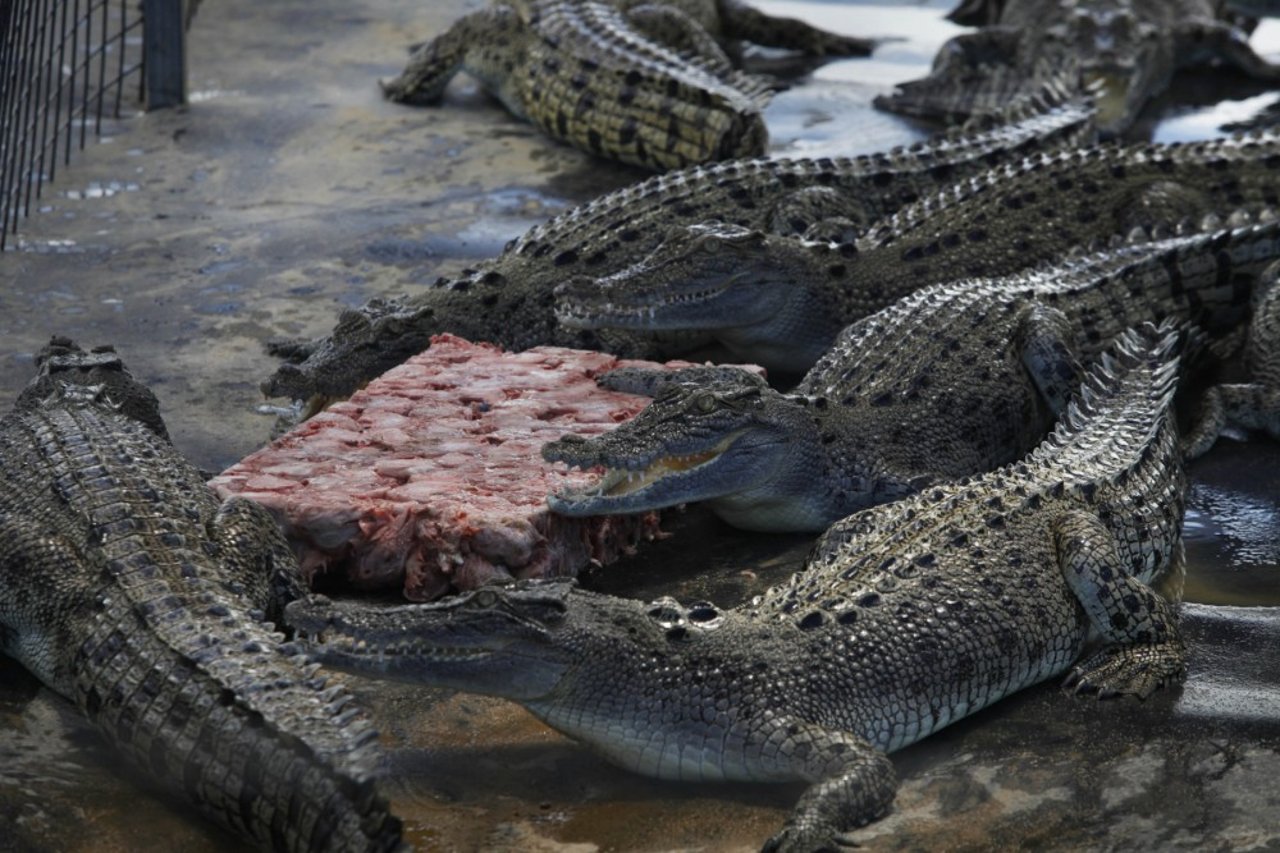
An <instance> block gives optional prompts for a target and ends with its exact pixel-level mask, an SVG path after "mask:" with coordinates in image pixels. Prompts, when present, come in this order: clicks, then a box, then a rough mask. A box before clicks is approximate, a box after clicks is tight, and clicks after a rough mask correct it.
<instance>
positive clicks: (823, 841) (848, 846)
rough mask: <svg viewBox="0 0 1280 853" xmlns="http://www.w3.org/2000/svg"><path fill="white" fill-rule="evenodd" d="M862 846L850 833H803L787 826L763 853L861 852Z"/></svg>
mask: <svg viewBox="0 0 1280 853" xmlns="http://www.w3.org/2000/svg"><path fill="white" fill-rule="evenodd" d="M861 848H862V845H861V844H859V843H858V842H857V841H855V840H854V838H853V836H852V835H851V834H850V833H846V832H841V833H836V834H834V835H832V834H823V835H822V836H821V837H815V835H814V834H813V833H808V832H803V831H801V830H800V828H799V827H796V826H793V825H791V824H787V825H786V826H784V827H783V828H782V829H781V831H779V832H778V834H777V835H775V836H773V837H772V838H770V839H769V840H768V841H766V842H765V844H764V847H762V848H761V853H842V851H846V850H859V849H861Z"/></svg>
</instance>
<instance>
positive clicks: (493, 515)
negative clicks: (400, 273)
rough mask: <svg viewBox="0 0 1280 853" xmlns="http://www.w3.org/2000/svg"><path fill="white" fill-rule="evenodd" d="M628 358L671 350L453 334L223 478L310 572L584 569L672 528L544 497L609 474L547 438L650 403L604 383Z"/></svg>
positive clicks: (415, 584)
mask: <svg viewBox="0 0 1280 853" xmlns="http://www.w3.org/2000/svg"><path fill="white" fill-rule="evenodd" d="M627 366H640V367H663V366H664V365H657V364H653V363H651V362H642V361H624V360H620V359H617V358H615V357H613V356H610V355H607V354H604V353H598V352H587V351H582V350H571V349H564V348H561V347H537V348H534V349H531V350H526V351H525V352H520V353H506V352H503V351H502V350H501V349H499V348H498V347H496V346H493V345H491V344H475V343H470V342H468V341H465V340H463V339H461V338H458V337H454V336H453V335H440V336H438V337H435V338H433V339H432V342H431V347H430V348H429V349H428V350H426V351H425V352H423V353H421V354H419V355H417V356H415V357H414V358H412V359H410V360H409V361H408V362H406V363H404V364H402V365H401V366H399V367H397V368H395V369H393V370H390V371H388V372H387V373H385V374H384V375H383V376H381V377H379V378H378V379H376V380H375V381H374V382H372V383H370V384H369V386H368V387H367V388H365V389H364V390H363V391H359V392H357V393H356V394H355V395H354V396H352V397H351V399H350V400H347V401H346V402H342V403H337V404H335V405H333V406H331V407H330V408H329V409H328V410H326V411H324V412H322V413H320V414H318V415H316V416H315V417H313V418H311V419H310V420H308V421H305V422H304V423H302V424H301V425H299V426H298V427H297V428H296V429H294V430H292V431H291V432H289V433H287V434H286V435H284V436H282V437H281V438H279V439H278V440H277V441H275V442H274V443H272V444H271V445H270V446H269V447H266V448H264V449H263V450H260V451H258V452H257V453H254V454H252V455H250V456H248V457H246V458H245V459H244V460H242V461H241V462H239V463H237V464H236V465H234V466H232V467H231V468H228V469H227V470H226V471H224V472H223V473H222V474H220V475H219V476H218V477H216V478H215V479H214V480H213V481H212V485H213V486H214V488H215V489H217V491H218V492H219V493H220V494H221V495H223V496H224V497H226V496H230V495H242V496H244V497H248V498H252V499H253V500H255V501H258V502H259V503H262V504H263V505H265V506H266V507H267V508H268V509H270V510H271V511H272V512H273V513H274V515H275V516H276V518H277V519H279V521H280V522H281V523H282V525H283V526H284V528H285V531H286V532H287V534H288V536H289V539H290V541H291V542H293V543H294V547H295V549H296V550H297V551H298V555H299V558H300V560H301V563H302V567H303V571H304V573H306V575H307V578H308V580H311V579H312V578H313V577H314V576H315V575H316V574H317V573H319V572H334V571H340V572H342V573H343V575H344V576H345V578H346V579H347V580H348V581H349V582H350V583H351V584H353V585H354V586H357V587H360V588H364V589H376V588H387V587H401V588H402V589H403V590H404V594H405V595H406V596H407V597H408V598H410V599H414V600H418V601H425V600H431V599H434V598H437V597H439V596H441V595H444V594H445V593H447V592H449V591H452V590H463V589H473V588H475V587H477V586H480V585H483V584H485V583H488V582H490V581H493V580H502V579H507V578H528V577H553V576H559V575H572V574H576V573H577V572H578V571H579V570H581V569H582V568H583V567H584V566H586V565H588V564H589V563H599V564H605V563H608V562H611V561H612V560H615V559H617V558H618V557H619V556H620V555H622V554H624V553H628V552H630V551H631V550H632V549H633V548H634V547H635V546H636V545H637V543H639V542H640V541H641V540H649V539H653V538H654V537H656V536H658V535H659V528H658V517H657V515H656V514H655V513H646V514H643V515H631V516H611V517H598V518H589V519H572V518H565V517H562V516H557V515H555V514H553V513H551V512H550V511H549V510H548V509H547V508H546V504H545V499H546V496H547V494H549V493H551V492H555V491H559V490H560V489H563V488H565V487H568V486H583V485H586V484H589V483H591V482H594V481H595V480H596V479H598V477H599V474H598V473H597V472H584V471H574V470H569V469H567V468H566V467H565V466H564V465H563V464H556V465H552V464H550V463H548V462H544V461H543V459H542V457H541V454H540V449H541V447H542V445H543V444H544V443H545V442H547V441H550V440H552V439H556V438H559V437H560V436H562V435H564V434H566V433H577V434H578V435H582V436H592V435H597V434H599V433H601V432H604V431H605V430H608V429H611V428H613V427H614V426H615V425H617V424H618V423H621V422H622V421H625V420H627V419H628V418H631V417H633V416H634V415H635V414H636V413H637V412H639V411H640V410H641V409H642V408H644V407H645V405H647V403H648V400H647V399H646V398H644V397H638V396H635V395H632V394H620V393H617V392H614V391H608V390H605V389H603V388H600V387H598V386H597V385H596V383H595V381H594V380H595V377H596V376H598V375H599V374H601V373H604V372H606V371H609V370H613V369H615V368H618V367H627ZM684 366H688V363H687V362H670V363H669V364H667V365H665V367H668V368H675V367H684Z"/></svg>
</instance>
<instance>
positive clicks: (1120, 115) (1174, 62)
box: [875, 0, 1280, 136]
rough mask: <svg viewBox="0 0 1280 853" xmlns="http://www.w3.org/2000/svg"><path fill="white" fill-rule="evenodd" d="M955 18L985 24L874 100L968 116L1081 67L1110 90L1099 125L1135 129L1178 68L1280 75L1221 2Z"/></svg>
mask: <svg viewBox="0 0 1280 853" xmlns="http://www.w3.org/2000/svg"><path fill="white" fill-rule="evenodd" d="M952 17H953V18H954V19H956V20H958V21H959V22H961V23H976V24H982V25H984V26H982V28H981V29H980V30H978V31H977V32H973V33H964V34H962V35H959V36H956V37H955V38H953V39H951V40H950V41H948V42H947V43H946V44H944V45H943V46H942V48H941V49H940V50H939V51H938V55H937V57H936V59H935V60H934V66H933V69H932V71H930V73H929V75H928V76H926V77H924V78H921V79H920V80H915V81H911V82H909V83H904V84H901V85H900V86H898V88H897V90H896V91H895V92H894V93H892V94H890V95H887V96H880V97H878V98H877V99H876V101H875V104H876V106H877V107H880V108H881V109H885V110H889V111H892V112H898V113H904V114H907V115H913V116H924V117H935V118H938V117H949V116H956V115H961V116H962V115H967V114H969V113H971V112H974V111H982V110H986V109H990V108H991V107H992V106H993V105H996V104H999V103H1000V102H1001V101H1000V99H1001V98H1004V97H1007V95H1008V86H1009V83H1010V81H1011V80H1012V81H1015V82H1016V81H1022V83H1023V85H1028V84H1034V82H1035V81H1036V80H1037V79H1038V78H1039V77H1040V76H1041V75H1043V74H1045V73H1060V72H1062V71H1064V70H1070V71H1074V72H1075V73H1076V74H1078V75H1079V78H1080V80H1081V81H1082V82H1097V83H1100V84H1101V85H1102V87H1103V94H1102V95H1101V97H1100V98H1099V115H1098V128H1099V130H1100V131H1101V132H1102V133H1103V134H1104V136H1118V135H1122V134H1124V133H1126V132H1127V131H1129V130H1130V129H1131V128H1132V127H1133V125H1134V123H1135V122H1136V121H1137V119H1138V116H1139V113H1141V112H1142V110H1143V108H1144V107H1145V106H1146V105H1147V104H1148V103H1149V102H1150V101H1151V100H1152V99H1153V98H1154V97H1156V96H1157V95H1159V94H1161V93H1163V92H1164V91H1165V90H1167V89H1168V88H1169V84H1170V81H1171V80H1172V78H1173V74H1174V72H1175V71H1177V70H1178V69H1180V68H1185V67H1190V66H1198V65H1206V64H1209V63H1219V64H1221V65H1224V66H1229V67H1231V68H1233V69H1235V70H1237V71H1240V72H1242V73H1244V74H1246V75H1248V76H1250V77H1253V78H1255V79H1257V80H1261V81H1264V82H1267V83H1274V82H1276V81H1277V80H1280V65H1273V64H1272V63H1270V62H1268V61H1267V60H1265V59H1263V58H1262V57H1261V56H1259V55H1258V54H1257V53H1255V52H1254V51H1253V49H1252V48H1251V47H1250V46H1249V43H1248V36H1247V34H1246V33H1245V31H1244V30H1242V29H1241V28H1240V27H1238V26H1236V25H1235V24H1234V23H1233V21H1232V19H1231V18H1230V17H1229V16H1228V13H1227V11H1226V10H1225V9H1224V7H1223V3H1222V2H1221V0H996V2H989V0H988V2H968V3H965V4H963V5H962V6H961V7H960V8H958V9H957V10H956V11H955V12H953V13H952Z"/></svg>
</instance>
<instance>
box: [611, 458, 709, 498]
mask: <svg viewBox="0 0 1280 853" xmlns="http://www.w3.org/2000/svg"><path fill="white" fill-rule="evenodd" d="M723 452H724V449H723V448H719V449H715V450H708V451H706V452H705V453H690V454H687V455H684V456H663V457H662V458H660V459H658V460H657V461H656V462H654V463H652V464H651V465H649V467H647V468H645V469H644V470H643V471H628V470H626V469H624V468H610V469H609V471H608V472H607V473H606V474H605V476H604V480H603V481H602V482H601V483H600V494H602V495H608V496H610V497H617V496H618V495H629V494H631V493H632V492H638V491H640V490H641V489H643V488H644V487H645V486H649V485H651V484H653V483H654V482H656V481H658V480H660V479H662V478H663V477H665V476H666V475H668V474H677V473H680V472H682V471H688V470H689V469H691V468H697V467H698V466H699V465H703V464H705V463H707V462H710V461H711V460H712V459H715V458H716V457H717V456H719V455H720V454H721V453H723Z"/></svg>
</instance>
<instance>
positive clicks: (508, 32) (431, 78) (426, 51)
mask: <svg viewBox="0 0 1280 853" xmlns="http://www.w3.org/2000/svg"><path fill="white" fill-rule="evenodd" d="M523 29H524V23H523V22H522V21H521V20H520V17H519V15H517V14H516V12H515V10H514V9H512V8H511V7H510V6H506V5H502V4H498V5H495V6H492V7H490V8H487V9H481V10H480V11H478V12H472V13H471V14H470V15H464V16H463V17H461V18H459V19H458V20H457V21H455V22H454V24H453V26H451V27H450V28H449V29H448V30H447V31H445V32H444V33H442V34H441V35H439V36H437V37H436V38H434V39H432V40H431V41H429V42H427V43H426V44H424V45H422V46H421V47H419V48H417V49H416V50H415V51H414V52H413V54H412V55H411V56H410V57H409V64H408V65H407V66H405V69H404V71H402V72H401V73H400V76H398V77H396V78H395V79H394V80H390V81H381V82H380V85H381V86H382V94H383V95H384V96H385V97H386V98H387V99H388V100H391V101H396V102H399V103H405V104H435V103H438V102H439V101H440V98H441V97H442V96H443V95H444V88H445V86H447V85H448V84H449V81H450V80H452V79H453V75H455V74H457V73H458V71H459V70H460V69H462V68H463V67H464V66H466V68H467V70H468V71H470V72H472V73H474V74H475V75H476V76H477V77H479V78H480V79H481V80H482V81H483V82H484V83H485V85H486V86H488V87H490V88H491V89H493V90H494V92H495V94H497V95H498V97H499V98H501V99H502V100H503V102H504V103H506V105H507V108H508V109H511V110H512V112H515V113H517V115H519V114H520V110H519V109H518V107H513V105H512V104H511V103H507V101H508V98H506V97H503V92H502V88H503V87H502V82H503V79H504V78H505V76H506V75H507V74H510V72H511V71H512V69H513V68H514V62H515V58H516V56H515V51H514V46H515V43H516V41H518V38H519V34H520V32H521V31H522V30H523Z"/></svg>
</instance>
